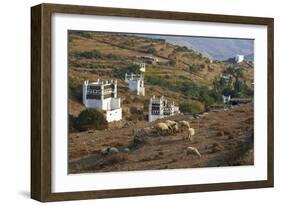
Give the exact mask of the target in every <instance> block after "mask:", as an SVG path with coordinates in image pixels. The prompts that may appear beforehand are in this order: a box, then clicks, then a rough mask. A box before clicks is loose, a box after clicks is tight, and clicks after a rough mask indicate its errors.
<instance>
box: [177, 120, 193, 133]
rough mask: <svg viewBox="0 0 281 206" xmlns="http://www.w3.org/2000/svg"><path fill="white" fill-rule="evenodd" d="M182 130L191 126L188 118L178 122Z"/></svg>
mask: <svg viewBox="0 0 281 206" xmlns="http://www.w3.org/2000/svg"><path fill="white" fill-rule="evenodd" d="M178 125H179V128H180V131H183V130H186V129H189V128H190V125H189V122H188V121H186V120H181V121H179V123H178Z"/></svg>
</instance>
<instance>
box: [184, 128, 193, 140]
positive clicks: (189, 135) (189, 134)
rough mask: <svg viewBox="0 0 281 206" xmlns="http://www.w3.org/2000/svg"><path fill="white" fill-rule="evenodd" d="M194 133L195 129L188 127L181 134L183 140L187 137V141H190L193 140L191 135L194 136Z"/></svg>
mask: <svg viewBox="0 0 281 206" xmlns="http://www.w3.org/2000/svg"><path fill="white" fill-rule="evenodd" d="M194 135H195V129H193V128H188V130H187V134H186V135H184V136H183V140H186V139H187V141H190V142H192V140H193V138H192V136H194Z"/></svg>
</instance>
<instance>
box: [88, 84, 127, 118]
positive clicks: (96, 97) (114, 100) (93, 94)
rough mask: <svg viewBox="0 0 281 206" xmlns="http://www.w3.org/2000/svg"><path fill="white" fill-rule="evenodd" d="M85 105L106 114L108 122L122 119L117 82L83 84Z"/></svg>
mask: <svg viewBox="0 0 281 206" xmlns="http://www.w3.org/2000/svg"><path fill="white" fill-rule="evenodd" d="M83 104H84V105H85V107H87V108H94V109H97V110H100V111H102V112H103V113H104V115H105V117H106V120H107V121H108V122H112V121H119V120H121V119H122V108H121V107H120V98H118V97H117V80H114V81H113V80H110V81H101V80H99V79H98V80H97V81H96V82H92V83H89V81H88V80H87V81H84V84H83Z"/></svg>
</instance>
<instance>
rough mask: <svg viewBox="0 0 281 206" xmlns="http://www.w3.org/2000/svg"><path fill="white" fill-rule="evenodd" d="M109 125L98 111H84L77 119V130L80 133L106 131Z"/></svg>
mask: <svg viewBox="0 0 281 206" xmlns="http://www.w3.org/2000/svg"><path fill="white" fill-rule="evenodd" d="M107 126H108V123H107V121H106V119H105V117H104V115H103V113H101V112H99V111H98V110H96V109H85V110H83V111H82V112H81V113H80V114H79V116H78V117H77V119H76V122H75V128H76V129H78V130H79V131H85V130H87V129H91V128H93V129H98V130H103V129H106V128H107Z"/></svg>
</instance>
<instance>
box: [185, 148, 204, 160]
mask: <svg viewBox="0 0 281 206" xmlns="http://www.w3.org/2000/svg"><path fill="white" fill-rule="evenodd" d="M186 154H194V155H197V156H198V157H199V158H201V154H200V152H199V151H198V149H196V148H195V147H188V148H187V149H186Z"/></svg>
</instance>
